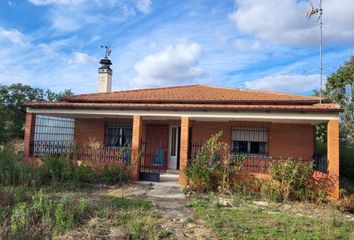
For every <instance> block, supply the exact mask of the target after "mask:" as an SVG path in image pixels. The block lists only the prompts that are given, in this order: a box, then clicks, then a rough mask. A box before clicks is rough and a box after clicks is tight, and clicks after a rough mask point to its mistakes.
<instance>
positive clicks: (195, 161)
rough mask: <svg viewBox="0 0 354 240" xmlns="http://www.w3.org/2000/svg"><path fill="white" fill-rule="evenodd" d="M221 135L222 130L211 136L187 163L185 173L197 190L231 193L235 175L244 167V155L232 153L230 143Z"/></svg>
mask: <svg viewBox="0 0 354 240" xmlns="http://www.w3.org/2000/svg"><path fill="white" fill-rule="evenodd" d="M221 136H222V132H218V133H216V134H215V135H213V136H211V138H210V139H208V140H207V141H206V143H204V144H203V145H202V147H201V150H200V151H199V152H198V153H197V154H196V155H195V156H193V157H192V159H191V160H190V161H189V162H188V164H187V168H186V170H185V174H186V176H187V179H188V181H189V183H190V184H191V185H192V187H193V188H194V189H195V190H197V191H208V190H218V191H219V192H220V193H223V194H226V193H227V194H230V193H231V190H232V181H233V177H234V175H235V174H236V173H238V172H239V171H240V170H241V169H242V161H243V160H244V156H239V155H233V154H231V151H230V148H229V145H227V144H226V143H224V142H221V141H220V140H219V139H220V137H221Z"/></svg>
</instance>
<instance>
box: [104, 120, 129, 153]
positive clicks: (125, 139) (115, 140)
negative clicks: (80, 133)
mask: <svg viewBox="0 0 354 240" xmlns="http://www.w3.org/2000/svg"><path fill="white" fill-rule="evenodd" d="M104 139H105V142H104V144H105V146H106V147H120V146H123V145H125V144H126V145H130V144H131V141H132V125H131V124H130V123H120V122H108V123H105V137H104Z"/></svg>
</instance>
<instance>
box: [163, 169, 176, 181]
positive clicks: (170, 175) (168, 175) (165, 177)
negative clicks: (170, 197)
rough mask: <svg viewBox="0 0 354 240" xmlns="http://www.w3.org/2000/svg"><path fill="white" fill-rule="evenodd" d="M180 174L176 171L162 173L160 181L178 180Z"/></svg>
mask: <svg viewBox="0 0 354 240" xmlns="http://www.w3.org/2000/svg"><path fill="white" fill-rule="evenodd" d="M178 178H179V175H178V173H175V172H172V173H171V172H169V171H167V172H166V173H161V174H160V182H178Z"/></svg>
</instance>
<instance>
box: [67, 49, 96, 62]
mask: <svg viewBox="0 0 354 240" xmlns="http://www.w3.org/2000/svg"><path fill="white" fill-rule="evenodd" d="M68 62H69V63H70V64H86V63H89V62H97V61H96V58H94V57H91V56H90V55H88V54H87V53H83V52H73V55H72V58H71V59H69V61H68Z"/></svg>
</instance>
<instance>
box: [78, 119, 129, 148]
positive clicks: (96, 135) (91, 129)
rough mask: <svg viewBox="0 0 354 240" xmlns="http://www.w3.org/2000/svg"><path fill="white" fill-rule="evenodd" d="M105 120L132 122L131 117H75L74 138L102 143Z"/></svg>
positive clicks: (82, 141)
mask: <svg viewBox="0 0 354 240" xmlns="http://www.w3.org/2000/svg"><path fill="white" fill-rule="evenodd" d="M107 122H122V123H132V120H131V119H109V118H107V119H75V132H74V140H75V142H77V143H81V144H84V143H85V144H86V143H89V142H91V141H97V142H99V143H101V144H103V143H104V130H105V129H104V125H105V123H107Z"/></svg>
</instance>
